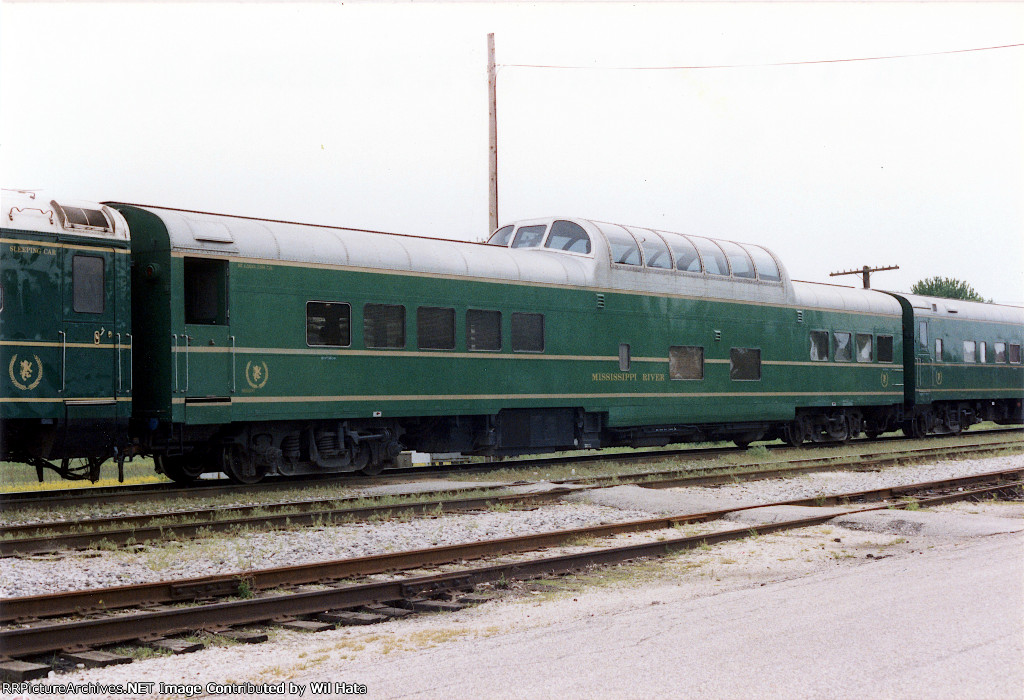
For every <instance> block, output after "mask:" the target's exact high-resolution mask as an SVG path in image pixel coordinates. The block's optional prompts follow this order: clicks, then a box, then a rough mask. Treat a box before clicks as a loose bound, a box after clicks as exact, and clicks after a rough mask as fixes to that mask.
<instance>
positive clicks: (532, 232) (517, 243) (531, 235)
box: [512, 224, 548, 248]
mask: <svg viewBox="0 0 1024 700" xmlns="http://www.w3.org/2000/svg"><path fill="white" fill-rule="evenodd" d="M547 228H548V227H547V224H539V225H536V226H520V227H519V228H518V229H517V230H516V237H515V238H514V239H512V247H513V248H536V247H537V246H539V245H540V244H541V242H542V241H543V240H544V232H545V231H546V230H547Z"/></svg>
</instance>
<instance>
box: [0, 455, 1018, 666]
mask: <svg viewBox="0 0 1024 700" xmlns="http://www.w3.org/2000/svg"><path fill="white" fill-rule="evenodd" d="M1022 479H1024V468H1017V469H1008V470H1001V471H996V472H990V473H987V474H979V475H974V476H971V477H963V478H957V479H944V480H940V481H933V482H926V483H918V484H910V485H905V486H899V487H887V488H882V489H874V490H870V491H860V492H853V493H843V494H835V495H833V496H829V497H827V498H821V497H816V498H812V499H797V500H789V501H783V502H779V503H774V504H767V505H760V506H750V507H749V508H760V507H770V506H779V505H805V506H821V505H830V504H843V505H847V506H849V509H848V510H847V511H846V512H847V513H850V512H866V511H871V510H879V509H884V508H900V507H905V506H907V505H908V502H907V501H899V500H893V499H899V498H906V497H908V496H916V498H915V500H914V501H913V503H914V504H915V507H919V506H925V507H927V506H931V505H937V504H939V503H947V502H951V501H956V500H964V499H970V498H978V497H983V496H986V495H990V494H999V493H1007V492H1013V493H1015V494H1020V492H1021V489H1022V488H1024V480H1022ZM982 484H984V485H982ZM879 499H886V500H885V501H883V502H882V503H881V504H875V505H871V506H863V505H854V504H863V503H865V502H868V501H877V500H879ZM743 509H747V508H730V509H728V510H721V511H713V512H705V513H697V514H683V515H677V516H671V517H661V518H654V519H648V520H639V521H632V522H626V523H616V524H612V525H598V526H593V527H587V528H576V529H572V530H563V531H557V532H547V533H539V534H532V535H526V536H522V537H515V538H502V539H498V540H489V541H482V542H474V543H468V544H463V545H454V546H449V547H441V548H432V549H423V550H413V551H408V552H399V553H390V554H384V555H378V556H372V557H361V558H358V559H348V560H338V561H332V562H323V563H317V564H307V565H301V566H291V567H283V568H276V569H265V570H258V571H245V572H237V573H233V574H226V575H221V576H209V577H204V578H197V579H187V580H177V581H165V582H160V583H151V584H142V585H138V586H121V587H116V588H106V589H102V590H92V591H77V592H70V593H58V594H54V595H44V596H31V597H23V598H9V599H6V600H5V601H4V605H3V606H2V607H0V621H2V622H3V623H4V624H6V625H7V628H6V629H3V630H0V656H6V657H8V658H11V659H26V658H33V657H36V658H38V657H39V656H40V655H46V656H47V658H48V659H51V660H52V657H53V656H54V655H56V656H60V655H65V656H69V657H71V658H80V659H86V661H85V662H86V663H90V661H89V659H90V658H91V659H92V660H93V662H95V663H107V662H110V660H109V659H106V661H104V660H103V659H104V657H103V652H97V651H96V649H97V648H98V647H102V646H107V645H112V644H119V643H134V644H164V645H166V646H165V648H173V646H174V645H173V641H172V642H168V641H167V637H168V636H171V635H175V634H181V633H187V632H194V631H196V630H208V631H217V632H220V633H225V634H227V635H229V636H230V635H234V636H236V637H237V638H239V639H240V640H242V641H254V640H256V639H257V637H252V636H248V637H247V636H246V632H245V631H244V630H240V629H238V628H239V627H244V626H247V625H255V624H266V623H276V624H292V625H295V626H298V627H299V628H306V629H315V628H328V627H334V626H336V625H338V624H361V623H365V622H369V621H378V620H382V619H386V618H387V617H389V616H394V615H398V614H406V613H403V612H402V611H408V610H416V609H421V610H451V609H457V608H459V607H461V604H459V603H457V602H455V601H453V600H451V597H452V594H453V593H454V592H462V591H467V590H471V589H472V588H473V586H475V585H478V584H481V583H486V582H495V581H501V580H506V581H507V580H511V579H518V580H524V579H530V578H536V577H540V576H550V575H555V574H560V573H566V572H571V571H576V570H580V569H585V568H588V567H591V566H595V565H606V564H613V563H620V562H624V561H629V560H633V559H639V558H649V557H658V556H664V555H667V554H672V553H677V552H680V551H683V550H687V549H695V548H698V547H706V546H708V545H713V544H717V543H721V542H727V541H730V540H736V539H742V538H746V537H749V536H751V535H753V534H768V533H772V532H778V531H782V530H789V529H795V528H802V527H809V526H813V525H819V524H822V523H824V522H827V521H828V520H830V519H832V518H833V517H835V516H836V514H835V513H834V512H830V513H828V514H814V515H811V516H808V517H803V518H798V519H793V520H789V521H785V522H776V523H771V524H766V525H755V526H749V525H748V526H744V527H740V528H733V529H727V530H721V531H718V532H714V533H705V534H701V535H696V536H688V537H678V536H673V537H668V538H665V539H658V540H657V541H650V542H646V543H643V544H630V545H627V546H617V545H615V544H609V545H608V546H603V547H588V549H587V550H586V551H583V552H578V553H574V554H563V555H556V556H547V557H534V558H519V559H517V560H515V561H506V562H497V563H495V562H491V563H487V564H484V565H482V566H477V567H468V566H465V562H466V561H468V560H473V559H480V558H484V557H495V556H504V555H510V554H518V555H522V554H524V553H527V552H531V551H535V550H537V549H540V548H544V547H554V546H561V545H566V544H571V543H574V542H579V541H581V540H584V539H590V538H599V537H609V536H612V535H617V534H623V533H635V532H651V531H655V530H664V529H666V528H674V527H676V526H677V525H680V524H683V523H693V522H706V521H710V520H715V519H718V518H721V517H723V516H724V515H725V514H726V513H729V512H734V511H736V510H743ZM672 532H673V534H674V531H672ZM453 562H454V563H458V564H459V566H458V567H457V568H456V569H455V570H452V571H448V572H445V573H440V574H431V575H417V574H415V573H414V572H415V570H416V569H422V568H423V567H437V566H441V565H445V564H452V563H453ZM382 572H388V573H389V575H388V576H387V577H386V578H379V580H373V581H366V582H361V583H345V582H341V583H339V582H338V581H340V580H341V579H351V578H353V577H366V576H370V575H373V574H381V573H382ZM403 572H404V573H405V574H406V575H404V576H403V575H401V573H403ZM311 583H316V584H320V585H319V587H317V588H316V589H315V590H314V589H309V588H302V586H308V584H311ZM297 586H298V587H299V588H296V587H297ZM282 587H289V588H284V589H282ZM246 596H251V597H246ZM438 597H444V598H445V599H444V600H440V601H439V600H437V598H438ZM186 602H192V603H193V604H189V605H186V604H184V603H186ZM380 606H384V607H380ZM86 611H87V612H88V614H89V616H88V617H83V616H82V614H83V612H86ZM387 611H398V612H391V613H388V612H387ZM68 615H78V616H79V619H74V620H65V621H59V622H52V621H47V618H54V617H62V616H68ZM311 617H313V618H317V619H304V618H311ZM263 638H265V636H264V637H263ZM90 654H92V656H91V657H90V656H89V655H90ZM108 656H109V655H108ZM19 664H21V665H19ZM40 670H42V671H43V673H45V671H48V670H49V666H48V665H46V664H40V663H33V662H18V661H14V662H7V663H0V672H6V673H7V674H8V675H9V676H19V674H20V676H19V677H20V679H23V680H24V679H28V678H31V677H38V675H35V676H33V675H32V674H34V673H35V674H38V673H39V672H40Z"/></svg>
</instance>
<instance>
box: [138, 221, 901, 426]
mask: <svg viewBox="0 0 1024 700" xmlns="http://www.w3.org/2000/svg"><path fill="white" fill-rule="evenodd" d="M126 216H127V213H126ZM133 230H135V229H134V227H133ZM175 256H176V257H174V258H172V260H171V264H170V269H171V275H170V281H171V284H172V289H171V309H170V313H169V318H170V322H171V324H172V327H173V328H174V329H181V330H180V332H181V333H182V334H184V333H186V330H187V332H188V334H189V335H191V336H192V337H193V340H192V341H191V343H190V346H189V348H188V351H187V356H186V351H185V348H184V347H183V346H182V345H180V344H179V346H178V348H177V349H176V350H174V349H172V348H171V345H172V343H171V341H170V340H169V339H167V333H166V332H164V334H163V337H164V338H165V341H164V342H165V343H166V348H165V349H166V350H169V351H172V352H173V354H174V355H175V356H176V360H173V359H172V361H171V363H170V364H171V365H172V367H173V364H174V362H175V361H176V362H177V364H178V375H179V378H178V386H179V390H178V391H175V390H174V382H173V381H172V382H169V383H165V384H164V389H163V396H164V397H166V396H168V395H169V396H171V397H172V399H173V402H174V411H173V416H174V420H176V421H178V420H185V421H186V422H188V423H197V424H202V423H224V422H230V421H238V422H240V421H263V420H293V419H330V418H371V417H376V416H379V417H385V418H387V417H402V416H430V415H452V414H471V415H479V414H494V413H497V412H498V411H499V410H501V409H503V408H516V407H531V406H564V407H580V408H583V409H585V410H587V411H593V412H605V413H607V414H608V424H609V425H610V426H611V427H616V426H630V425H645V424H646V425H651V424H669V423H672V424H678V423H691V422H692V423H709V422H726V421H729V422H734V421H746V420H750V421H763V420H787V419H790V418H792V417H793V416H794V414H795V411H796V409H797V407H801V406H832V405H842V406H879V405H893V404H899V403H901V402H902V399H903V395H902V384H903V380H902V367H901V366H900V364H899V362H896V363H877V362H873V363H834V362H826V363H817V362H815V363H812V362H810V359H809V338H808V331H809V330H811V329H824V330H829V331H830V332H831V331H833V330H843V331H849V332H852V333H858V332H859V333H874V334H886V335H892V336H893V337H894V340H895V347H894V351H895V357H896V358H897V359H898V358H899V357H901V353H902V342H901V322H900V319H899V318H898V317H896V316H892V317H885V316H878V315H871V314H857V313H829V312H823V311H817V310H813V309H808V310H804V315H803V317H804V318H803V322H798V320H797V311H798V310H797V309H793V308H785V307H775V306H766V305H752V304H748V303H727V302H722V301H715V300H706V299H681V298H671V297H667V296H656V295H650V294H629V293H616V292H611V291H608V290H602V293H603V295H604V308H599V307H598V302H597V294H596V293H595V291H594V290H587V289H566V288H558V287H554V286H542V285H523V284H517V285H510V284H505V283H501V282H483V281H476V280H464V279H446V278H441V277H437V276H429V275H407V274H405V275H403V274H379V273H370V272H362V271H351V270H341V269H330V268H323V267H315V266H291V265H281V264H271V263H256V262H251V261H233V262H232V263H231V266H230V289H229V298H230V326H229V327H228V326H224V327H213V326H211V327H207V328H205V329H196V328H189V329H185V328H184V325H183V324H182V316H181V312H180V307H181V306H182V305H183V302H182V301H181V292H180V282H179V281H178V280H180V277H179V275H180V274H181V270H182V258H181V257H180V254H177V253H176V254H175ZM308 301H326V302H344V303H348V304H351V307H352V338H351V341H352V342H351V346H350V347H348V348H322V347H317V348H310V347H308V346H307V345H306V342H305V341H306V335H305V334H306V316H305V313H306V312H305V310H306V303H307V302H308ZM367 303H388V304H402V305H405V306H406V310H407V311H406V347H405V349H401V350H373V349H367V348H365V347H364V341H363V324H362V315H363V307H364V305H365V304H367ZM419 306H440V307H453V308H455V309H456V347H455V349H454V350H452V351H419V350H417V349H416V348H417V337H416V308H417V307H419ZM467 309H493V310H499V311H501V312H502V337H503V341H504V342H503V350H502V351H501V352H498V353H477V352H471V351H469V350H467V347H466V329H465V312H466V310H467ZM513 312H530V313H543V314H544V316H545V348H544V352H543V353H539V354H535V353H519V352H512V351H511V347H510V323H511V314H512V313H513ZM159 315H160V316H161V317H163V316H164V311H163V309H162V308H161V310H160V312H159ZM161 328H162V326H161ZM716 332H718V335H720V339H719V340H716V339H715V338H716ZM232 337H233V338H234V342H233V345H232V342H231V340H230V338H232ZM620 343H628V344H629V345H630V349H631V355H632V358H633V359H632V365H631V367H630V368H629V369H628V370H627V371H620V368H619V359H618V351H619V344H620ZM676 345H689V346H701V347H703V348H704V349H705V350H704V351H705V361H706V364H705V377H704V379H703V380H672V379H671V378H670V377H669V361H668V354H669V348H670V347H671V346H676ZM733 347H743V348H758V349H760V350H761V359H762V378H761V380H759V381H734V380H731V379H730V378H729V371H730V368H729V355H730V348H733ZM162 356H163V355H162V354H161V357H162ZM161 361H162V360H161ZM186 368H187V369H186ZM186 371H187V374H188V377H189V380H188V381H189V383H190V387H191V388H192V389H194V388H195V387H196V386H199V385H202V386H203V387H206V388H207V389H208V393H207V394H206V395H205V397H204V396H199V395H196V396H186V395H183V393H182V392H181V391H180V384H181V382H182V381H183V375H184V374H185V372H186ZM160 374H161V376H164V375H165V374H166V372H165V371H164V370H160ZM171 374H172V375H173V374H174V372H173V371H172V372H171ZM203 398H205V399H207V400H208V401H210V402H211V403H197V401H199V400H201V399H203ZM219 398H224V399H226V400H225V401H217V399H219ZM163 401H164V399H163V398H162V399H161V405H163Z"/></svg>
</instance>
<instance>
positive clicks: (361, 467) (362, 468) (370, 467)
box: [355, 445, 384, 476]
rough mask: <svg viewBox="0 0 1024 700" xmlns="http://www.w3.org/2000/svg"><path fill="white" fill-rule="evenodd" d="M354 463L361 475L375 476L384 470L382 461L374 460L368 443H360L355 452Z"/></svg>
mask: <svg viewBox="0 0 1024 700" xmlns="http://www.w3.org/2000/svg"><path fill="white" fill-rule="evenodd" d="M355 465H356V467H358V471H359V473H360V474H362V475H363V476H377V475H378V474H380V473H381V472H382V471H384V462H374V461H373V459H372V455H371V453H370V446H369V445H362V446H361V447H360V448H359V451H358V452H357V453H356V459H355Z"/></svg>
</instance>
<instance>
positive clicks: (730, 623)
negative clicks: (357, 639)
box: [296, 533, 1024, 700]
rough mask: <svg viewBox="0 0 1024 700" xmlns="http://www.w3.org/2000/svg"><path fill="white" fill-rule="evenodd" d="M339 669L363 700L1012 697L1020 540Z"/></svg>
mask: <svg viewBox="0 0 1024 700" xmlns="http://www.w3.org/2000/svg"><path fill="white" fill-rule="evenodd" d="M339 675H342V674H339ZM316 676H317V677H315V678H313V679H312V680H319V679H320V678H322V677H323V674H322V672H320V673H317V674H316ZM343 676H344V677H345V678H346V679H351V680H357V681H359V682H361V683H365V684H366V685H367V686H368V688H369V691H370V697H373V698H382V697H400V698H405V697H415V698H420V697H422V698H441V697H445V698H453V697H454V698H482V697H488V698H548V697H550V698H572V697H580V698H583V697H586V698H604V697H615V698H645V699H646V698H690V697H692V698H928V699H929V700H934V699H938V698H956V699H958V700H962V699H964V698H998V699H1000V700H1002V699H1004V698H1024V535H1022V534H1021V533H1016V534H1004V535H995V536H991V537H981V538H974V539H968V540H961V541H959V542H957V543H956V544H955V545H954V544H945V545H938V546H937V547H936V548H934V549H925V550H924V551H923V552H922V553H920V554H911V555H906V556H902V557H898V558H888V559H882V560H880V561H877V562H872V563H865V564H863V565H860V566H855V567H850V568H843V569H840V570H837V571H835V572H830V573H827V574H818V575H812V576H807V577H804V578H800V579H796V580H792V581H787V582H782V583H776V584H768V585H766V586H763V587H758V588H753V589H746V590H739V591H732V592H728V593H722V594H720V595H716V596H712V597H709V598H703V599H698V600H692V601H685V602H676V603H671V604H664V605H657V606H646V607H640V608H629V606H624V609H623V610H621V611H618V612H615V613H613V614H599V615H595V616H594V617H589V618H586V619H584V620H572V621H569V622H564V623H559V624H556V625H554V626H551V627H546V628H543V629H534V630H529V631H524V632H516V633H510V634H505V635H498V636H495V637H490V638H486V639H482V640H477V641H452V642H450V643H446V644H443V645H441V646H439V647H436V648H433V649H428V650H424V651H419V652H415V653H397V654H394V655H389V656H388V657H386V658H385V659H384V660H383V661H381V662H380V663H376V664H374V665H373V666H372V667H363V668H352V667H351V666H348V667H346V669H345V672H344V674H343ZM296 680H299V681H303V680H310V679H301V678H300V679H296Z"/></svg>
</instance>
